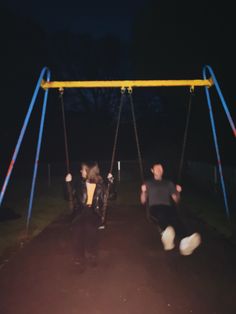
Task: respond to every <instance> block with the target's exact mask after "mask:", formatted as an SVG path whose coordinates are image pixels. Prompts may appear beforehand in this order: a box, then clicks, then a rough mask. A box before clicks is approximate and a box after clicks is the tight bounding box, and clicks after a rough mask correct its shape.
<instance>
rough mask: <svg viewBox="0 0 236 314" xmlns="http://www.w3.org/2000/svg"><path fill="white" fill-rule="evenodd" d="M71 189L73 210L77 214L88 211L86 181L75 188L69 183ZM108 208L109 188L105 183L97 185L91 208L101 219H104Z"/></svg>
mask: <svg viewBox="0 0 236 314" xmlns="http://www.w3.org/2000/svg"><path fill="white" fill-rule="evenodd" d="M67 184H68V185H69V189H71V193H72V198H73V209H74V212H76V214H81V213H82V212H83V210H85V209H86V203H87V198H88V194H87V187H86V181H85V180H80V181H78V182H76V183H75V184H74V185H73V186H72V184H71V182H67ZM106 207H107V187H106V186H105V184H104V183H102V182H101V183H97V184H96V188H95V191H94V195H93V201H92V205H91V208H92V210H93V211H94V212H95V213H96V214H97V215H98V216H100V217H101V218H104V215H105V211H106Z"/></svg>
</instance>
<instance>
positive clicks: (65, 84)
mask: <svg viewBox="0 0 236 314" xmlns="http://www.w3.org/2000/svg"><path fill="white" fill-rule="evenodd" d="M212 85H213V81H212V79H208V80H145V81H143V80H142V81H140V80H139V81H136V80H135V81H52V82H46V81H44V80H43V81H42V83H41V87H42V88H43V89H48V88H96V87H120V88H132V87H157V86H160V87H164V86H191V87H194V86H206V87H211V86H212Z"/></svg>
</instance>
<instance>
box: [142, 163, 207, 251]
mask: <svg viewBox="0 0 236 314" xmlns="http://www.w3.org/2000/svg"><path fill="white" fill-rule="evenodd" d="M151 172H152V174H153V178H152V179H151V180H149V181H146V182H145V183H144V184H143V185H142V186H141V195H140V200H141V203H142V204H146V205H147V206H148V208H149V213H150V218H151V220H152V221H153V222H155V223H156V224H158V226H159V230H160V233H161V240H162V243H163V247H164V250H167V251H168V250H172V249H173V248H174V247H175V243H174V240H175V235H178V236H179V237H180V239H181V241H180V245H179V250H180V253H181V254H182V255H190V254H192V252H193V251H194V250H195V249H196V248H197V247H198V246H199V245H200V244H201V236H200V234H199V233H193V234H191V235H189V234H188V231H187V229H186V227H185V225H184V223H183V222H182V220H181V219H180V217H179V215H178V212H177V208H176V206H175V205H176V204H177V203H178V202H179V201H180V193H181V191H182V187H181V186H180V185H174V183H173V182H171V181H169V180H166V179H163V172H164V170H163V166H162V165H161V164H159V163H156V164H154V165H153V166H152V168H151Z"/></svg>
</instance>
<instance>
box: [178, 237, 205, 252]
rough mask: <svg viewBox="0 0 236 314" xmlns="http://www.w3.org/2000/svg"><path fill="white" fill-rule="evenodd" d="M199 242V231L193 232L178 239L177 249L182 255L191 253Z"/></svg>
mask: <svg viewBox="0 0 236 314" xmlns="http://www.w3.org/2000/svg"><path fill="white" fill-rule="evenodd" d="M200 244H201V236H200V234H199V233H193V234H192V235H191V236H189V237H186V238H183V239H182V240H181V241H180V245H179V250H180V254H182V255H191V254H192V253H193V251H194V250H195V249H196V248H197V247H198V246H199V245H200Z"/></svg>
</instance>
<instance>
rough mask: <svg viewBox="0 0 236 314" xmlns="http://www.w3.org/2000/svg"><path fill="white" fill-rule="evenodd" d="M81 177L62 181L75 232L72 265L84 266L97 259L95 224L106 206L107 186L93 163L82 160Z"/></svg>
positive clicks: (92, 263)
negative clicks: (68, 196)
mask: <svg viewBox="0 0 236 314" xmlns="http://www.w3.org/2000/svg"><path fill="white" fill-rule="evenodd" d="M80 172H81V178H80V180H78V181H77V182H72V175H71V174H70V173H68V174H67V176H66V178H65V181H66V182H67V185H68V187H69V189H70V190H71V193H72V199H73V209H74V210H73V213H74V214H73V216H74V217H73V223H74V225H75V231H76V264H78V265H79V266H80V267H81V270H84V269H85V266H86V262H87V261H88V263H89V264H90V265H92V266H96V264H97V258H98V227H99V226H100V225H101V224H102V223H103V221H104V218H105V211H106V206H107V188H106V185H105V184H104V182H103V179H102V177H101V175H100V170H99V167H98V164H97V163H96V162H90V163H89V162H87V163H82V165H81V170H80Z"/></svg>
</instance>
